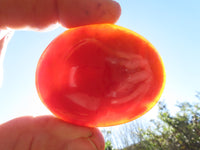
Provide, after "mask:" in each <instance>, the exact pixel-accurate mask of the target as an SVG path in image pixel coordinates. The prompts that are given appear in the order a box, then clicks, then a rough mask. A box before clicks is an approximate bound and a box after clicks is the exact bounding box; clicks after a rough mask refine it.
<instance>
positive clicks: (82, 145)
mask: <svg viewBox="0 0 200 150" xmlns="http://www.w3.org/2000/svg"><path fill="white" fill-rule="evenodd" d="M66 150H97V147H96V145H95V144H94V143H93V142H92V141H91V140H90V139H89V138H80V139H76V140H73V141H72V142H70V143H68V145H67V147H66Z"/></svg>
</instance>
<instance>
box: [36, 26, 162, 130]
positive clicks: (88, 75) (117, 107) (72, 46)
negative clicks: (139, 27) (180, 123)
mask: <svg viewBox="0 0 200 150" xmlns="http://www.w3.org/2000/svg"><path fill="white" fill-rule="evenodd" d="M164 83H165V71H164V65H163V63H162V60H161V57H160V56H159V54H158V52H157V51H156V50H155V48H154V47H153V46H152V45H151V43H149V42H148V41H147V40H146V39H145V38H143V37H142V36H140V35H139V34H137V33H135V32H133V31H130V30H128V29H125V28H123V27H120V26H116V25H110V24H101V25H88V26H82V27H78V28H73V29H69V30H67V31H65V32H64V33H62V34H61V35H60V36H58V37H57V38H56V39H54V40H53V41H52V42H51V43H50V45H49V46H48V47H47V48H46V50H45V51H44V53H43V54H42V56H41V58H40V60H39V62H38V66H37V70H36V87H37V91H38V93H39V96H40V98H41V100H42V102H43V103H44V104H45V105H46V106H47V107H48V108H49V110H50V111H51V112H52V113H53V114H55V115H56V116H57V117H58V118H61V119H62V120H64V121H66V122H69V123H73V124H76V125H81V126H89V127H100V126H101V127H102V126H112V125H118V124H122V123H126V122H129V121H132V120H134V119H136V118H138V117H140V116H142V115H143V114H144V113H146V112H147V111H149V110H150V109H151V108H152V107H153V106H154V105H155V104H156V103H157V101H158V100H159V98H160V96H161V93H162V91H163V88H164Z"/></svg>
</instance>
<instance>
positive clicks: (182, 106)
mask: <svg viewBox="0 0 200 150" xmlns="http://www.w3.org/2000/svg"><path fill="white" fill-rule="evenodd" d="M199 100H200V99H199ZM158 107H159V112H158V118H157V119H154V120H151V123H150V125H149V126H145V127H144V125H142V126H141V124H137V125H136V124H135V123H134V124H131V126H128V127H127V126H126V127H125V128H123V133H124V132H125V133H126V135H125V136H123V134H120V132H119V134H120V136H119V137H116V138H120V140H121V141H122V143H123V144H124V148H123V150H155V149H156V150H199V149H200V104H199V103H189V102H182V103H178V104H177V107H178V109H179V111H178V112H177V113H176V114H175V115H172V114H171V113H170V111H169V110H168V108H167V107H166V104H165V103H164V102H159V104H158ZM110 133H111V132H110ZM110 141H111V140H110ZM110 144H111V142H110ZM110 146H112V144H111V145H110Z"/></svg>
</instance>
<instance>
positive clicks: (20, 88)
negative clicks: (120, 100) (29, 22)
mask: <svg viewBox="0 0 200 150" xmlns="http://www.w3.org/2000/svg"><path fill="white" fill-rule="evenodd" d="M118 2H119V3H120V4H121V7H122V15H121V17H120V19H119V20H118V22H117V23H116V24H117V25H120V26H123V27H126V28H129V29H131V30H133V31H135V32H137V33H139V34H141V35H142V36H144V37H145V38H146V39H148V40H149V41H150V42H151V43H152V44H153V45H154V47H156V49H157V50H158V52H159V54H160V55H161V57H162V59H163V62H164V65H165V70H166V85H165V89H164V92H163V94H162V96H161V98H160V101H163V100H164V101H165V102H166V104H167V106H168V108H169V110H170V111H171V112H172V113H175V112H176V108H175V107H174V105H175V104H176V102H177V101H179V102H183V101H189V102H195V101H197V98H195V94H196V91H200V79H199V77H200V69H199V66H200V36H199V35H200V10H199V6H200V1H199V0H190V1H188V0H176V1H174V0H168V1H161V0H151V1H149V0H121V1H119V0H118ZM65 30H66V29H65V28H62V27H58V28H57V29H55V30H52V31H48V32H34V31H15V33H14V35H13V37H12V39H11V41H10V42H9V44H8V47H7V52H6V55H5V60H4V79H3V85H2V87H1V88H0V123H3V122H6V121H8V120H11V119H13V118H16V117H20V116H26V115H31V116H38V115H45V114H51V113H50V112H49V111H48V109H47V108H46V107H45V106H44V105H43V104H42V103H41V101H40V99H39V98H38V95H37V92H36V88H35V71H36V66H37V62H38V60H39V57H40V55H41V54H42V52H43V51H44V49H45V48H46V47H47V45H48V44H49V43H50V42H51V41H52V40H53V39H54V38H55V37H56V36H58V35H59V34H60V33H62V32H64V31H65ZM156 112H157V107H156V106H155V107H154V108H153V109H152V110H150V111H149V112H148V113H147V114H145V115H144V116H143V117H144V118H154V117H156V115H157V114H156Z"/></svg>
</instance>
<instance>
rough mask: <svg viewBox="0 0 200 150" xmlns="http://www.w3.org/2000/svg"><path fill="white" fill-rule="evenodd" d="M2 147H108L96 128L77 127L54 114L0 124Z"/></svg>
mask: <svg viewBox="0 0 200 150" xmlns="http://www.w3.org/2000/svg"><path fill="white" fill-rule="evenodd" d="M0 149H2V150H27V149H31V150H80V149H81V150H104V139H103V136H102V134H101V133H100V131H99V130H98V129H96V128H87V127H80V126H75V125H72V124H69V123H66V122H63V121H61V120H59V119H57V118H54V117H53V116H41V117H36V118H33V117H21V118H17V119H14V120H11V121H9V122H7V123H4V124H2V125H0Z"/></svg>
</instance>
